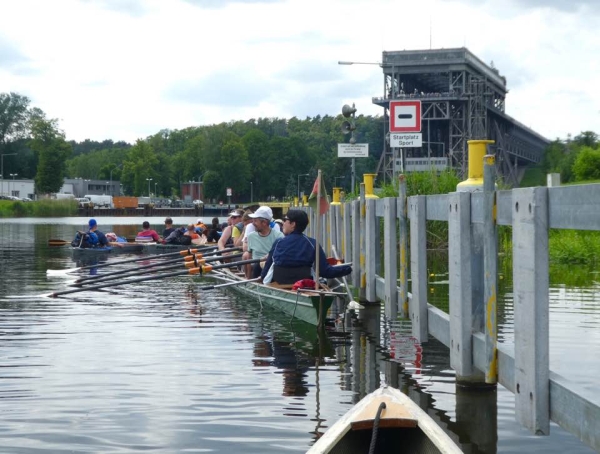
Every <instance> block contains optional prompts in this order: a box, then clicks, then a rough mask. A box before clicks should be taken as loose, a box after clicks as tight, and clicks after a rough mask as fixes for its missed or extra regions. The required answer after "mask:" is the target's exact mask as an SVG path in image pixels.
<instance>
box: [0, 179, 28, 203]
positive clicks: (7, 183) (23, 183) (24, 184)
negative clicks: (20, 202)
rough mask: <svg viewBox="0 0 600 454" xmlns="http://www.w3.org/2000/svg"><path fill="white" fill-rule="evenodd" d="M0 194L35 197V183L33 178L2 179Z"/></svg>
mask: <svg viewBox="0 0 600 454" xmlns="http://www.w3.org/2000/svg"><path fill="white" fill-rule="evenodd" d="M0 194H2V195H12V196H13V197H19V198H20V199H22V198H23V197H29V198H30V199H32V200H33V199H34V197H35V183H34V181H33V180H13V179H0Z"/></svg>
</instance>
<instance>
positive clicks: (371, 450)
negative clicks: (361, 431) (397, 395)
mask: <svg viewBox="0 0 600 454" xmlns="http://www.w3.org/2000/svg"><path fill="white" fill-rule="evenodd" d="M384 409H385V402H381V403H380V404H379V408H378V409H377V415H375V420H374V421H373V433H372V434H371V445H370V446H369V454H374V453H375V445H376V444H377V431H378V430H379V420H380V419H381V412H383V410H384Z"/></svg>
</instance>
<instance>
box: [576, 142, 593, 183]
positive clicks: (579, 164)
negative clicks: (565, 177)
mask: <svg viewBox="0 0 600 454" xmlns="http://www.w3.org/2000/svg"><path fill="white" fill-rule="evenodd" d="M573 175H575V181H586V180H600V150H594V149H593V148H590V147H583V148H582V149H581V151H580V152H579V153H578V154H577V158H575V162H574V163H573Z"/></svg>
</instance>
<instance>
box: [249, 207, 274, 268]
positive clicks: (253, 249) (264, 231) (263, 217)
mask: <svg viewBox="0 0 600 454" xmlns="http://www.w3.org/2000/svg"><path fill="white" fill-rule="evenodd" d="M250 217H251V218H252V225H254V230H255V231H254V232H252V233H250V234H249V235H248V241H247V242H246V243H244V246H243V249H244V253H245V254H244V256H245V257H247V256H248V254H249V255H250V256H251V258H253V259H266V258H267V256H268V255H269V251H270V250H271V247H272V246H273V243H275V241H276V240H277V239H279V238H283V233H281V232H280V231H278V230H274V229H272V228H271V222H272V220H273V211H272V210H271V208H269V207H268V206H264V205H263V206H260V207H258V209H257V210H256V211H255V212H254V213H252V214H251V215H250ZM248 258H250V257H248ZM261 271H262V268H261V266H260V263H253V264H252V265H251V266H248V267H246V277H247V278H248V279H250V278H255V277H258V276H260V273H261Z"/></svg>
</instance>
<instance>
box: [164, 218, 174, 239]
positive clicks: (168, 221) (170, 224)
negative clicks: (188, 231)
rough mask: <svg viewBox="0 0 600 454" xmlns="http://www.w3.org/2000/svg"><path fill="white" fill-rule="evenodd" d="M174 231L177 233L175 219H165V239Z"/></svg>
mask: <svg viewBox="0 0 600 454" xmlns="http://www.w3.org/2000/svg"><path fill="white" fill-rule="evenodd" d="M174 231H175V227H173V219H171V218H166V219H165V229H164V230H163V234H162V237H163V239H165V238H167V237H168V236H169V235H170V234H171V233H173V232H174Z"/></svg>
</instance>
